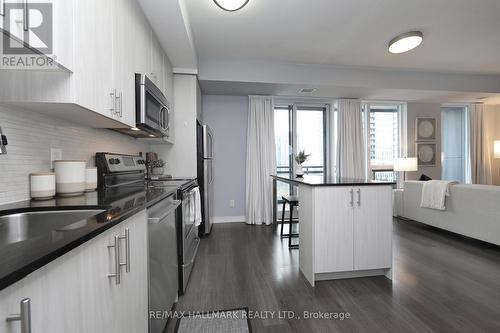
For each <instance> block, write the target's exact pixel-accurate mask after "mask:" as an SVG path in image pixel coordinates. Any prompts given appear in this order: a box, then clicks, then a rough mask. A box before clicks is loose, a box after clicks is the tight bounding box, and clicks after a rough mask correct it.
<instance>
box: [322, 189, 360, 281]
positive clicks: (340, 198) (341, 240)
mask: <svg viewBox="0 0 500 333" xmlns="http://www.w3.org/2000/svg"><path fill="white" fill-rule="evenodd" d="M351 190H352V189H350V188H346V187H338V188H332V187H324V188H322V187H318V188H317V189H315V196H314V206H315V207H314V214H316V215H315V217H314V221H315V224H316V225H315V227H314V229H315V230H316V235H315V242H314V243H315V244H316V245H315V246H316V247H315V253H316V254H317V255H316V256H315V263H316V265H315V273H329V272H343V271H351V270H352V269H353V265H354V264H353V204H352V195H354V193H353V192H351Z"/></svg>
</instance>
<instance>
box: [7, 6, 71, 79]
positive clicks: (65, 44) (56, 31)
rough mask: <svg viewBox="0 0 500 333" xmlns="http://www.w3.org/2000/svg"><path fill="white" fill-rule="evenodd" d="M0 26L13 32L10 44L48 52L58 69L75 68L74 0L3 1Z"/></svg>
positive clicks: (44, 52) (43, 53)
mask: <svg viewBox="0 0 500 333" xmlns="http://www.w3.org/2000/svg"><path fill="white" fill-rule="evenodd" d="M0 4H3V6H0V7H1V9H0V14H1V15H0V27H1V28H2V29H4V30H5V31H8V32H9V33H10V35H11V38H10V43H9V44H10V45H9V46H10V47H11V49H12V51H13V53H12V54H16V53H15V49H16V48H22V47H23V45H24V47H28V48H29V49H31V50H32V51H33V52H35V53H38V54H41V55H47V56H48V57H50V58H52V59H53V61H54V66H55V68H54V69H55V70H57V69H60V70H65V71H69V72H72V71H73V64H74V62H73V28H74V22H73V7H74V5H75V0H42V1H40V0H37V1H35V0H2V1H0Z"/></svg>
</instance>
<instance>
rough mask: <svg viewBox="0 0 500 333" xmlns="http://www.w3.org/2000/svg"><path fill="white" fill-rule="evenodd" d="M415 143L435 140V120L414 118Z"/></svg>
mask: <svg viewBox="0 0 500 333" xmlns="http://www.w3.org/2000/svg"><path fill="white" fill-rule="evenodd" d="M415 128H416V132H417V133H416V134H417V138H416V141H417V142H420V141H434V140H436V118H430V117H418V118H416V127H415Z"/></svg>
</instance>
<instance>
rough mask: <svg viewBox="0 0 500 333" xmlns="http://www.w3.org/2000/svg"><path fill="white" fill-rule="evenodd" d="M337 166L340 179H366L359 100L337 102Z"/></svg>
mask: <svg viewBox="0 0 500 333" xmlns="http://www.w3.org/2000/svg"><path fill="white" fill-rule="evenodd" d="M337 165H338V175H339V176H340V177H344V178H365V177H366V155H365V140H364V137H363V112H362V110H361V102H360V101H359V100H352V99H339V101H338V118H337Z"/></svg>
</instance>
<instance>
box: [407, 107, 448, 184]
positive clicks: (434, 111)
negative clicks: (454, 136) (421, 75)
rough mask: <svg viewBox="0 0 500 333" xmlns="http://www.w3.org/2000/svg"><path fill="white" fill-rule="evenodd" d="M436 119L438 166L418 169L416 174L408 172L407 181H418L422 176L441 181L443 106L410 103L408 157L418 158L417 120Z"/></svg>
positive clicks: (408, 111)
mask: <svg viewBox="0 0 500 333" xmlns="http://www.w3.org/2000/svg"><path fill="white" fill-rule="evenodd" d="M417 117H432V118H436V131H437V133H436V140H435V143H436V165H435V166H432V167H422V166H420V167H419V168H418V171H416V172H408V174H407V179H410V180H413V179H418V178H419V177H420V175H421V174H426V175H427V176H429V177H431V178H432V179H441V105H440V104H428V103H408V107H407V121H408V127H407V135H408V137H407V140H408V141H407V144H408V156H411V157H413V156H416V141H415V139H416V137H417V135H416V128H415V126H416V118H417Z"/></svg>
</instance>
